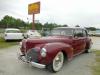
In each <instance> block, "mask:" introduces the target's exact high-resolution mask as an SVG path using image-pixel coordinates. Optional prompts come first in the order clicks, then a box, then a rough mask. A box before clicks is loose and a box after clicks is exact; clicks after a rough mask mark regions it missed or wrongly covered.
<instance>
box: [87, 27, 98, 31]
mask: <svg viewBox="0 0 100 75" xmlns="http://www.w3.org/2000/svg"><path fill="white" fill-rule="evenodd" d="M86 29H87V30H89V31H95V30H96V28H95V27H88V28H86Z"/></svg>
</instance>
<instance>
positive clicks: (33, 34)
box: [25, 30, 41, 38]
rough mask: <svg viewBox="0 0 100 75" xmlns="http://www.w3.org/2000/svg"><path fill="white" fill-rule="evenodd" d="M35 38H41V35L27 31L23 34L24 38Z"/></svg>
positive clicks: (34, 31) (35, 31) (33, 31)
mask: <svg viewBox="0 0 100 75" xmlns="http://www.w3.org/2000/svg"><path fill="white" fill-rule="evenodd" d="M35 37H41V34H40V33H39V32H38V31H37V30H28V31H27V32H26V33H25V38H35Z"/></svg>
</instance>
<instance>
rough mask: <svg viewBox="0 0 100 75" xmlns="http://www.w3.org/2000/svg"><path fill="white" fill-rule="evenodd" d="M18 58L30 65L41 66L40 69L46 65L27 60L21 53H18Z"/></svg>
mask: <svg viewBox="0 0 100 75" xmlns="http://www.w3.org/2000/svg"><path fill="white" fill-rule="evenodd" d="M18 59H19V60H22V61H23V62H26V63H29V64H31V65H32V66H34V67H37V68H41V69H42V68H45V67H46V65H43V64H39V63H36V62H33V61H27V59H26V58H25V56H24V55H21V54H18Z"/></svg>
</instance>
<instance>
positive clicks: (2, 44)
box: [0, 37, 18, 49]
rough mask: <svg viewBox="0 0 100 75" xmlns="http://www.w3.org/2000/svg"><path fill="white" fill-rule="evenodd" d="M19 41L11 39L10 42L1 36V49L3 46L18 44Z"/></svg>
mask: <svg viewBox="0 0 100 75" xmlns="http://www.w3.org/2000/svg"><path fill="white" fill-rule="evenodd" d="M17 44H18V42H16V41H9V42H6V41H5V40H4V39H3V38H1V37H0V49H1V48H8V47H10V46H14V45H17Z"/></svg>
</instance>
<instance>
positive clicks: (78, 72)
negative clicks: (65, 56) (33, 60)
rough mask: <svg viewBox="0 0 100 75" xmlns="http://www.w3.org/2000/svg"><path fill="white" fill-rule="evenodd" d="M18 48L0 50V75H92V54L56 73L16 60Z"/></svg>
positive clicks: (81, 57) (69, 63)
mask: <svg viewBox="0 0 100 75" xmlns="http://www.w3.org/2000/svg"><path fill="white" fill-rule="evenodd" d="M17 52H19V46H13V47H10V48H7V49H3V50H0V75H65V74H66V75H92V74H91V70H90V66H89V65H91V64H92V63H93V62H94V57H95V56H94V54H93V53H92V52H91V53H88V54H81V55H78V56H76V57H75V58H74V59H73V60H72V61H69V62H66V63H65V64H64V66H63V68H62V69H61V71H59V72H57V73H50V72H49V71H48V70H46V69H38V68H35V67H32V66H31V65H29V64H26V63H23V62H21V61H20V60H18V59H17Z"/></svg>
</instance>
